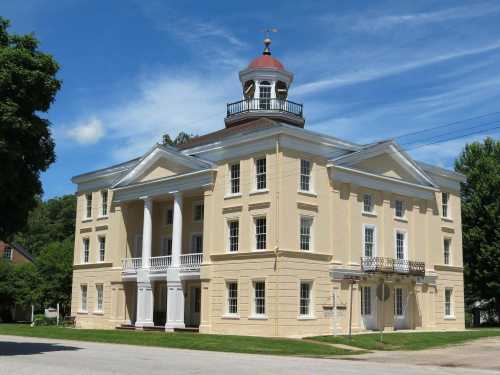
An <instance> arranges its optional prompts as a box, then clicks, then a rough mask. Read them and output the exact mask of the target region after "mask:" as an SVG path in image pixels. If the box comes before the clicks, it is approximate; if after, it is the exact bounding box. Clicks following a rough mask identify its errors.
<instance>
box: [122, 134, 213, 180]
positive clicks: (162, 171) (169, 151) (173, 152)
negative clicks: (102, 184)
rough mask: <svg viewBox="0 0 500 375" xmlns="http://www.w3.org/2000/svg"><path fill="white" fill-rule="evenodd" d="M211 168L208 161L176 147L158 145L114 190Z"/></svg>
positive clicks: (145, 155)
mask: <svg viewBox="0 0 500 375" xmlns="http://www.w3.org/2000/svg"><path fill="white" fill-rule="evenodd" d="M211 167H212V164H211V163H210V162H208V161H205V160H201V159H199V158H196V157H193V156H189V155H185V154H183V153H182V152H179V151H178V150H177V149H176V148H174V147H170V146H167V145H161V144H157V145H155V146H154V147H153V148H152V149H151V150H149V151H148V152H147V153H146V154H144V156H143V157H142V158H141V159H140V160H139V161H138V162H137V164H136V165H135V166H134V167H133V168H131V169H130V171H129V172H128V173H127V174H126V175H125V176H123V178H121V179H120V180H119V181H118V182H117V183H116V184H115V185H114V186H113V188H116V187H122V186H126V185H131V184H134V183H140V182H147V181H153V180H158V179H161V178H166V177H172V176H175V175H181V174H185V173H189V172H194V171H200V170H204V169H208V168H211Z"/></svg>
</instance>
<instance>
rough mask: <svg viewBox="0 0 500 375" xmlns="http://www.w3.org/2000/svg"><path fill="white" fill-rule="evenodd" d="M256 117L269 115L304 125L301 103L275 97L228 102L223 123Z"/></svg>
mask: <svg viewBox="0 0 500 375" xmlns="http://www.w3.org/2000/svg"><path fill="white" fill-rule="evenodd" d="M258 117H269V118H274V119H276V120H280V121H284V122H287V123H291V124H293V125H297V126H300V127H303V126H304V117H303V112H302V104H298V103H294V102H291V101H288V100H285V99H277V98H257V99H244V100H240V101H239V102H234V103H229V104H228V105H227V117H226V119H225V123H226V125H227V126H228V127H229V126H233V125H237V124H238V123H241V122H243V121H245V120H246V119H253V118H258Z"/></svg>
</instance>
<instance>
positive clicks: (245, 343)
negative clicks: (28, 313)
mask: <svg viewBox="0 0 500 375" xmlns="http://www.w3.org/2000/svg"><path fill="white" fill-rule="evenodd" d="M0 335H15V336H28V337H41V338H51V339H65V340H78V341H92V342H102V343H113V344H129V345H142V346H158V347H164V348H179V349H193V350H210V351H218V352H235V353H252V354H273V355H294V356H308V357H328V356H333V355H342V354H354V352H351V351H348V350H343V349H338V348H335V347H332V346H330V345H327V344H326V343H322V342H318V343H312V342H305V341H302V340H293V339H272V338H264V337H253V336H226V335H204V334H196V333H184V332H183V333H165V332H142V331H118V330H94V329H73V328H63V327H54V326H52V327H50V326H49V327H30V326H29V325H23V324H0Z"/></svg>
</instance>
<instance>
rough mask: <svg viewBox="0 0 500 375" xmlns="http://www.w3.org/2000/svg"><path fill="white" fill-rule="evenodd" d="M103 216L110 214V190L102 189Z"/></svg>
mask: <svg viewBox="0 0 500 375" xmlns="http://www.w3.org/2000/svg"><path fill="white" fill-rule="evenodd" d="M101 216H108V191H107V190H102V191H101Z"/></svg>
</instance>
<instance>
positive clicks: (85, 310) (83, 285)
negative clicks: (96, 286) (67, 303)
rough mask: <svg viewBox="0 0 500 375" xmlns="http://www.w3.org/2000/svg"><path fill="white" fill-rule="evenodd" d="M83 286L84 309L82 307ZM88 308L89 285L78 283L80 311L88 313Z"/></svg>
mask: <svg viewBox="0 0 500 375" xmlns="http://www.w3.org/2000/svg"><path fill="white" fill-rule="evenodd" d="M83 287H85V309H84V308H83ZM88 310H89V286H88V284H80V308H79V311H78V312H80V313H84V314H86V313H88Z"/></svg>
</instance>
